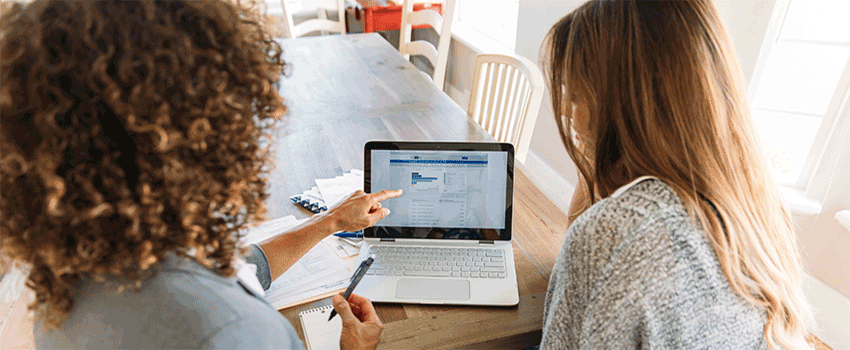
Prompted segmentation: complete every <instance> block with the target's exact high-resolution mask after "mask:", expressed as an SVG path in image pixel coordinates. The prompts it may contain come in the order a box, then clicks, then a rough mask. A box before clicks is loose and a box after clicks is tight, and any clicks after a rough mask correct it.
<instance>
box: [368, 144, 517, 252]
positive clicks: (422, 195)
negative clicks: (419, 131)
mask: <svg viewBox="0 0 850 350" xmlns="http://www.w3.org/2000/svg"><path fill="white" fill-rule="evenodd" d="M497 145H498V144H497ZM368 152H369V157H368V158H369V162H368V163H369V164H368V165H367V166H368V167H369V169H368V173H369V174H368V176H367V180H366V182H367V183H369V185H368V186H369V190H368V191H369V192H370V193H375V192H378V191H381V190H385V189H387V190H394V189H402V190H404V193H403V194H402V195H401V196H400V197H398V198H390V199H387V200H384V201H382V202H381V205H382V206H384V207H386V208H389V209H390V211H391V214H390V215H389V216H387V217H386V218H384V219H383V220H381V221H380V222H378V224H377V225H376V226H375V228H374V229H373V230H367V232H366V236H367V237H369V236H371V237H392V238H437V239H471V240H482V239H483V240H499V239H510V230H509V228H508V229H506V226H508V225H509V223H510V220H506V216H509V215H510V210H509V206H510V204H509V201H508V199H509V198H508V193H507V192H508V190H509V189H512V184H511V186H509V184H508V182H509V180H512V179H509V177H512V175H513V174H512V171H511V174H510V176H509V171H510V170H512V169H513V167H512V165H513V164H510V165H511V166H510V167H509V165H508V163H509V161H511V162H512V161H513V157H512V154H509V153H511V152H510V150H498V149H495V150H460V149H455V150H434V149H371V150H368ZM509 155H510V157H509ZM370 231H371V232H370ZM370 233H371V234H370Z"/></svg>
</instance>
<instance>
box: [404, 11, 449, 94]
mask: <svg viewBox="0 0 850 350" xmlns="http://www.w3.org/2000/svg"><path fill="white" fill-rule="evenodd" d="M456 4H457V0H446V1H445V3H444V7H443V15H442V16H440V13H439V12H437V11H435V10H432V9H425V10H421V11H416V12H413V0H404V7H403V8H402V11H401V33H400V34H401V41H400V42H399V45H398V50H399V51H400V52H401V53H402V54H403V55H404V58H405V59H409V58H410V55H422V56H425V57H426V58H427V59H428V61H429V62H430V63H431V65H432V66H434V74H433V76H432V77H431V78H432V79H433V80H434V84H435V85H437V87H439V88H440V89H441V90H442V89H443V82H444V81H445V78H446V61H448V57H449V43H451V40H452V20H453V18H454V12H455V5H456ZM422 24H427V25H430V26H431V28H434V30H435V31H437V35H439V36H440V41H439V43H438V44H437V47H436V48H435V47H434V45H432V44H431V43H429V42H427V41H425V40H416V41H413V42H411V41H410V35H411V33H412V32H413V26H417V25H422Z"/></svg>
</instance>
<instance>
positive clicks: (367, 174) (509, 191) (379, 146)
mask: <svg viewBox="0 0 850 350" xmlns="http://www.w3.org/2000/svg"><path fill="white" fill-rule="evenodd" d="M373 150H388V151H491V152H507V153H508V160H507V178H506V181H505V187H506V188H505V228H503V229H494V230H496V231H497V232H498V237H499V238H498V239H494V240H495V241H510V240H511V228H512V225H511V222H512V219H513V216H512V214H513V193H514V186H513V185H514V146H513V145H512V144H510V143H503V142H427V141H369V142H366V145H365V147H364V153H363V164H364V166H363V190H364V191H365V192H366V193H372V151H373ZM390 215H392V214H390ZM376 226H377V227H385V226H381V225H380V221H379V222H378V224H377V225H376ZM386 227H390V226H386ZM392 228H399V229H415V228H414V227H407V226H392ZM434 229H444V230H446V229H448V230H453V229H454V230H470V229H469V228H434ZM377 230H379V228H376V227H369V228H367V229H365V230H363V235H364V236H365V237H367V238H379V236H378V234H377ZM478 230H481V229H480V228H479V229H478ZM395 238H406V239H434V238H428V237H395ZM451 239H452V240H455V239H456V240H476V241H477V240H481V239H479V238H451Z"/></svg>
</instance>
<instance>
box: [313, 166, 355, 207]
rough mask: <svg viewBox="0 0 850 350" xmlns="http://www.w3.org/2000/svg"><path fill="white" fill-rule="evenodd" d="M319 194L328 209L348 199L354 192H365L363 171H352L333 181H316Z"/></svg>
mask: <svg viewBox="0 0 850 350" xmlns="http://www.w3.org/2000/svg"><path fill="white" fill-rule="evenodd" d="M316 186H317V187H318V192H319V193H320V194H321V196H322V198H323V199H324V201H325V205H327V207H328V208H330V207H332V206H333V205H334V204H336V203H338V202H340V201H342V200H343V199H345V198H347V197H348V196H349V195H350V194H351V193H352V192H354V191H357V190H363V171H362V170H360V169H351V171H349V172H347V173H345V174H342V175H340V176H337V177H335V178H332V179H316Z"/></svg>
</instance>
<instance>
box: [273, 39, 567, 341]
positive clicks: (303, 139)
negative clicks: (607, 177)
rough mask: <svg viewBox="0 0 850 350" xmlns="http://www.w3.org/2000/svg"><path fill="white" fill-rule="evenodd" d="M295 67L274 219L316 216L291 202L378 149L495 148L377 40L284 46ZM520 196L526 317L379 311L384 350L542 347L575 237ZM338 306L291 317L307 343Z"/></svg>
mask: <svg viewBox="0 0 850 350" xmlns="http://www.w3.org/2000/svg"><path fill="white" fill-rule="evenodd" d="M282 45H283V49H284V57H285V58H286V60H287V61H288V62H289V63H290V64H291V65H292V67H291V75H290V76H289V77H288V78H286V79H284V80H283V81H282V87H281V89H280V91H281V95H282V96H283V97H284V98H285V99H287V101H288V102H287V104H288V106H289V109H290V112H289V115H288V120H287V121H286V129H287V132H286V134H285V135H283V136H281V137H279V139H278V140H277V142H276V145H275V147H276V152H277V153H276V154H277V159H276V169H275V171H274V174H273V176H272V178H271V181H270V186H271V192H272V196H271V198H270V199H269V203H268V205H269V218H276V217H281V216H285V215H290V214H294V215H296V216H297V217H299V218H301V217H307V216H309V215H311V214H312V213H311V212H310V211H308V210H306V209H303V208H301V207H299V206H296V205H294V204H292V202H290V201H289V199H288V198H289V196H291V195H292V194H295V193H300V192H302V191H304V190H305V189H309V188H310V187H311V186H314V185H315V183H314V179H316V178H328V177H334V176H336V175H340V174H342V173H343V172H345V171H347V170H349V169H351V168H360V169H362V167H363V145H364V144H365V143H366V141H369V140H378V139H380V140H462V141H493V138H492V137H491V136H490V135H488V134H487V132H486V131H484V130H483V129H482V128H481V127H479V126H478V125H477V124H476V123H475V122H473V121H472V119H470V118H469V117H468V116H467V115H466V112H465V111H464V110H463V109H461V108H460V107H459V106H458V105H457V104H456V103H455V102H454V101H453V100H451V99H450V98H449V97H448V96H447V95H446V94H445V93H443V92H442V91H441V90H439V89H438V88H437V87H436V86H434V84H433V83H431V82H430V81H429V80H427V79H426V78H425V77H424V76H423V75H422V74H420V73H419V71H418V70H417V69H416V68H415V67H414V66H413V65H411V64H410V63H409V62H407V61H406V60H404V58H403V57H402V56H401V55H400V54H399V53H398V51H397V50H395V49H394V48H393V47H392V46H391V45H390V44H389V43H387V42H386V41H385V40H384V39H382V38H381V37H380V36H378V35H377V34H356V35H345V36H324V37H312V38H299V39H287V40H283V41H282ZM517 174H518V176H517V177H516V179H515V194H514V218H513V225H514V226H513V232H514V237H513V242H514V254H515V260H516V269H517V281H518V284H519V294H520V302H519V305H518V306H517V307H512V308H498V307H473V306H421V305H411V304H376V309H377V310H378V314H379V317H380V318H381V320H382V321H383V322H384V324H385V328H384V333H383V335H382V347H385V348H393V349H415V348H427V349H438V348H458V347H478V348H515V349H519V348H523V347H526V346H531V345H535V344H537V343H538V342H539V340H540V336H541V327H542V314H543V299H544V297H545V290H546V286H547V283H548V279H549V275H550V273H551V268H552V265H553V263H554V261H555V257H556V255H557V253H558V251H559V250H560V246H561V242H562V241H563V235H564V233H565V232H566V226H565V225H566V224H565V217H564V215H563V213H561V212H560V211H559V210H558V209H557V208H556V207H555V206H554V205H553V204H552V203H551V202H550V201H549V200H548V199H546V198H545V197H544V196H543V195H542V194H541V193H540V191H539V190H538V189H537V188H535V187H534V185H532V184H531V183H530V181H529V180H528V179H527V178H526V177H525V175H523V174H522V171H521V170H520V171H518V172H517ZM330 303H331V301H330V298H326V299H322V300H319V301H316V302H312V303H308V304H304V305H300V306H296V307H292V308H289V309H284V310H282V311H281V313H282V314H283V315H284V316H286V317H287V318H288V319H289V321H290V322H291V323H292V325H293V326H294V327H295V328H296V330H298V332H299V335H301V336H302V339H303V335H302V333H301V325H300V321H299V319H298V313H299V312H300V311H303V310H307V309H312V308H315V307H319V306H324V305H329V304H330Z"/></svg>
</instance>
